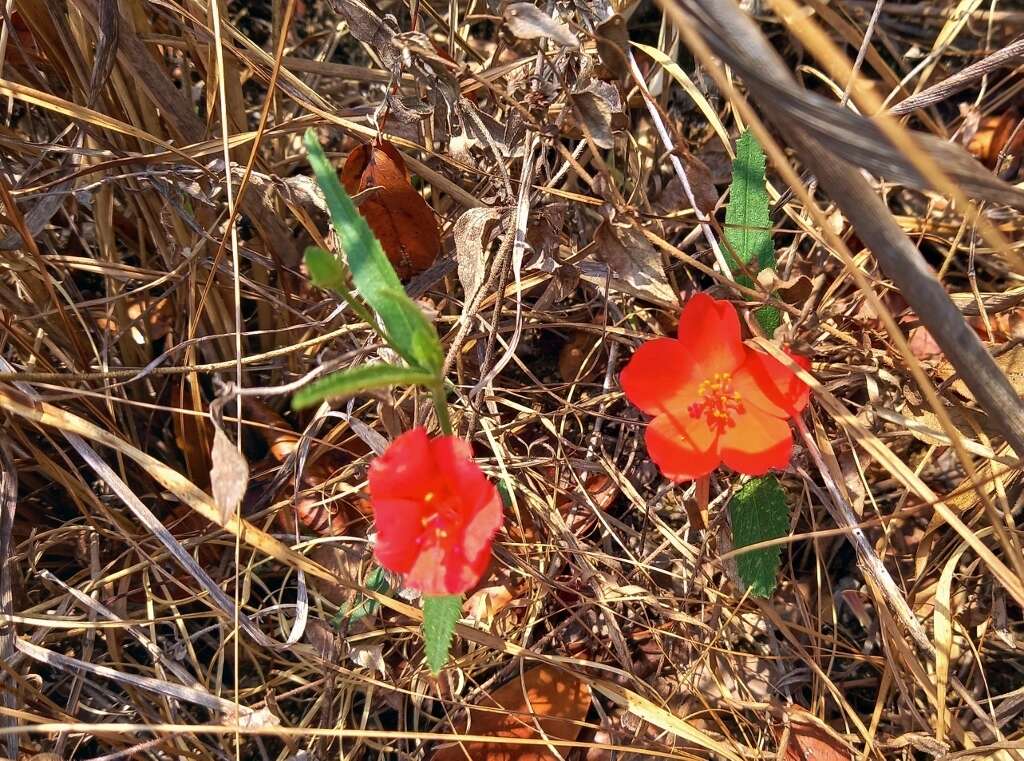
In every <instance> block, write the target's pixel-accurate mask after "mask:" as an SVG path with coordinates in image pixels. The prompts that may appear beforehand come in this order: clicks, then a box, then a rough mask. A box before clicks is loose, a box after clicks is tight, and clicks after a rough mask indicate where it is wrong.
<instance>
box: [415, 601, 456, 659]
mask: <svg viewBox="0 0 1024 761" xmlns="http://www.w3.org/2000/svg"><path fill="white" fill-rule="evenodd" d="M460 615H462V597H461V596H459V595H447V596H438V597H424V598H423V638H424V640H426V646H427V665H428V666H430V670H431V672H433V673H434V674H439V673H441V669H443V668H444V665H445V664H446V663H447V662H448V650H449V649H450V648H451V644H452V634H453V633H454V632H455V624H457V623H458V621H459V616H460Z"/></svg>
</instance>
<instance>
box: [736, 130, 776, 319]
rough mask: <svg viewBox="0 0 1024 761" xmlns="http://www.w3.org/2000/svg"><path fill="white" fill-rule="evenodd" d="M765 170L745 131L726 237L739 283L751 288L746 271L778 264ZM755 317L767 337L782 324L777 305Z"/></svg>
mask: <svg viewBox="0 0 1024 761" xmlns="http://www.w3.org/2000/svg"><path fill="white" fill-rule="evenodd" d="M764 170H765V157H764V151H762V150H761V146H760V144H759V143H758V142H757V138H756V137H754V135H753V133H752V132H750V130H746V131H744V133H743V134H742V135H740V138H739V140H737V141H736V159H735V160H734V161H733V162H732V184H731V185H730V186H729V205H728V206H727V207H726V210H725V240H726V242H728V244H729V245H728V246H727V247H726V251H725V259H726V262H728V264H729V269H730V270H732V272H733V275H734V276H735V277H736V282H737V283H739V284H740V285H744V286H746V287H748V288H751V287H753V285H754V281H753V279H752V278H751V277H750V276H748V275H747V274H745V270H746V271H749V272H750V273H751V274H753V275H756V274H757V273H758V272H760V271H761V270H763V269H765V268H769V267H770V268H772V269H775V266H776V261H775V247H774V245H773V244H772V222H771V210H770V204H769V202H768V191H767V190H766V189H765V179H764ZM730 249H731V250H730ZM741 262H742V266H741ZM754 317H755V318H756V319H757V322H758V324H759V325H760V326H761V329H762V330H764V332H765V333H766V334H767V335H768V336H771V335H773V334H774V333H775V329H776V328H778V327H779V325H781V324H782V314H781V313H780V312H779V310H778V309H776V308H775V307H770V306H766V307H761V308H760V309H758V310H757V311H756V312H754Z"/></svg>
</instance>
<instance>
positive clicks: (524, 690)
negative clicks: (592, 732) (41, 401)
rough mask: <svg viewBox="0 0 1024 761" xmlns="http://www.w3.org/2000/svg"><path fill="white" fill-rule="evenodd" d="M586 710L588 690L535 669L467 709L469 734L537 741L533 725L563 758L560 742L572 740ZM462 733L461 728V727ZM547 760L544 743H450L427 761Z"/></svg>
mask: <svg viewBox="0 0 1024 761" xmlns="http://www.w3.org/2000/svg"><path fill="white" fill-rule="evenodd" d="M589 710H590V687H589V686H588V685H586V684H584V683H583V682H581V681H580V680H579V679H577V678H576V677H574V676H573V675H572V674H569V673H567V672H565V671H562V670H560V669H556V668H555V667H553V666H548V665H539V666H534V667H533V668H531V669H529V670H528V671H526V672H525V673H524V674H523V675H522V676H517V677H515V678H513V679H512V680H511V681H509V682H506V683H505V684H503V685H502V686H501V687H499V688H498V689H496V690H495V691H494V692H492V693H490V694H489V695H487V696H485V697H483V698H481V700H480V704H479V706H474V707H470V709H469V713H470V724H469V731H470V732H472V734H476V735H487V736H489V737H492V738H493V737H509V738H520V737H521V738H539V737H540V736H541V735H540V733H539V732H538V731H537V725H540V727H541V728H542V729H543V730H544V734H545V735H547V737H548V739H549V740H550V741H551V744H552V745H553V746H555V748H556V749H558V750H559V751H560V752H561V753H562V754H563V755H564V754H565V753H567V752H568V750H569V749H568V748H566V747H564V746H559V744H558V741H559V740H568V741H574V740H575V739H576V738H577V737H578V736H579V733H580V729H581V728H582V726H581V723H580V722H582V721H583V720H584V719H585V718H586V717H587V712H588V711H589ZM463 731H465V728H464V729H463ZM467 758H473V759H479V760H480V761H550V760H551V759H554V758H555V756H554V755H553V754H552V753H551V751H550V750H548V748H547V747H546V746H544V745H501V744H499V743H493V742H488V743H472V742H468V743H463V744H461V745H460V744H459V743H453V744H451V745H448V746H445V747H443V748H440V749H439V750H437V751H436V752H435V753H434V754H433V756H431V761H465V759H467Z"/></svg>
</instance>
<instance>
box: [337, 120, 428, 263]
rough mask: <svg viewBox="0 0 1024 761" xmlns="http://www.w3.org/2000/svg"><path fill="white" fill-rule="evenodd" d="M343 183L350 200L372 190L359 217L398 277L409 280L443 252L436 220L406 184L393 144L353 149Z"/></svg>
mask: <svg viewBox="0 0 1024 761" xmlns="http://www.w3.org/2000/svg"><path fill="white" fill-rule="evenodd" d="M341 183H342V185H344V186H345V190H346V191H347V192H348V194H349V195H353V196H354V195H356V194H357V193H362V192H363V191H365V190H369V189H370V188H375V189H376V192H375V193H373V194H371V196H370V197H368V198H367V199H366V200H365V201H363V202H362V203H360V204H359V213H360V214H362V215H363V217H364V218H365V219H366V223H367V224H368V225H369V226H370V229H371V230H373V234H374V235H376V236H377V238H378V240H380V244H381V246H382V247H383V248H384V253H385V254H387V257H388V259H389V260H390V261H391V263H392V264H393V265H394V267H395V270H396V271H397V272H398V277H399V278H401V279H402V280H407V279H409V278H410V277H413V276H414V275H418V274H419V273H421V272H423V271H424V270H425V269H427V268H428V267H429V266H430V265H431V264H433V263H434V260H435V259H437V255H438V253H439V252H440V250H441V236H440V231H439V230H438V227H437V218H436V217H435V216H434V211H433V209H431V208H430V207H429V206H428V205H427V202H426V201H424V200H423V196H421V195H420V194H419V193H418V192H416V188H414V187H413V186H412V184H411V183H410V182H409V174H408V172H407V171H406V168H405V160H404V159H402V154H400V153H399V152H398V151H397V150H396V149H395V147H394V146H393V145H392V144H391V143H389V142H387V141H384V140H382V141H380V142H377V143H374V144H373V145H361V146H359V147H358V148H355V149H354V150H353V151H352V152H351V153H349V155H348V160H347V161H346V162H345V168H344V169H343V170H342V172H341Z"/></svg>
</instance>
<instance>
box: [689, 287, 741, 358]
mask: <svg viewBox="0 0 1024 761" xmlns="http://www.w3.org/2000/svg"><path fill="white" fill-rule="evenodd" d="M679 340H680V341H681V342H682V344H683V346H685V347H686V349H687V350H688V351H689V352H690V355H691V356H692V357H693V360H694V363H695V365H696V367H695V368H694V370H693V373H692V374H693V376H694V377H697V376H700V377H701V378H710V377H711V376H712V375H714V374H715V373H731V372H732V371H734V370H735V369H736V368H737V367H739V366H740V365H741V364H742V363H743V360H744V359H745V358H746V357H745V350H746V347H744V346H743V342H742V341H741V340H740V318H739V315H738V314H736V307H734V306H733V305H732V304H730V303H729V302H728V301H719V300H717V299H713V298H711V297H710V296H708V295H707V294H706V293H698V294H696V295H695V296H693V298H691V299H690V300H689V301H687V302H686V306H684V307H683V312H682V314H680V315H679Z"/></svg>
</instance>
